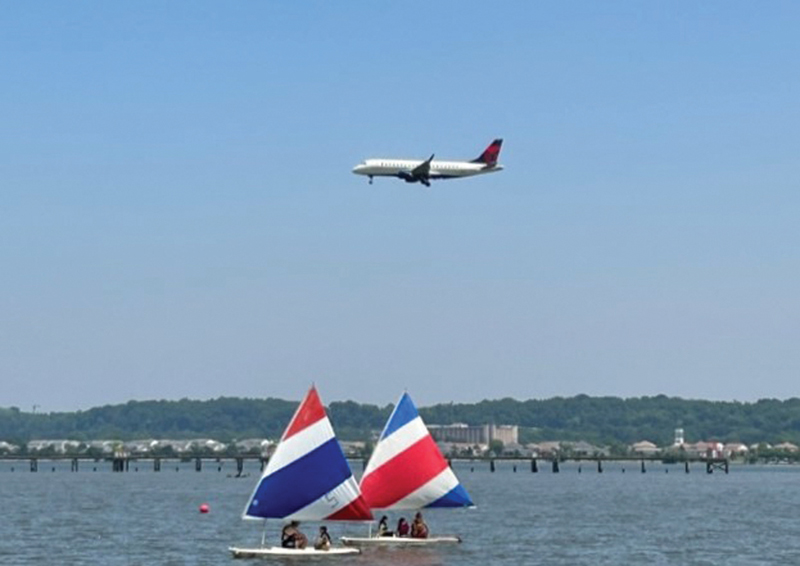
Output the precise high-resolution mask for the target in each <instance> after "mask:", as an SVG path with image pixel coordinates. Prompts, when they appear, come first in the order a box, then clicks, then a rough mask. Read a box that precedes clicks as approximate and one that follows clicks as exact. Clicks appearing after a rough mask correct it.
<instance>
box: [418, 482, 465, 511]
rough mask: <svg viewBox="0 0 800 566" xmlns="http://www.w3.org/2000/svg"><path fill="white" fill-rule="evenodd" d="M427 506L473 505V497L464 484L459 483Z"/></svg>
mask: <svg viewBox="0 0 800 566" xmlns="http://www.w3.org/2000/svg"><path fill="white" fill-rule="evenodd" d="M427 507H472V499H470V497H469V494H468V493H467V490H466V489H464V486H462V485H461V484H458V485H456V486H455V487H454V488H453V489H451V490H450V491H448V492H447V493H445V494H444V495H443V496H442V497H440V498H439V499H437V500H436V501H434V502H433V503H431V504H429V505H427Z"/></svg>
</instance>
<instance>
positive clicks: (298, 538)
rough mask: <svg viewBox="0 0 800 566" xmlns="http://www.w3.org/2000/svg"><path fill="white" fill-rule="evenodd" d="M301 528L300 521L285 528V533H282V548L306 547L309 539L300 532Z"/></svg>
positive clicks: (293, 522)
mask: <svg viewBox="0 0 800 566" xmlns="http://www.w3.org/2000/svg"><path fill="white" fill-rule="evenodd" d="M299 526H300V523H299V521H292V522H291V523H289V524H288V525H285V526H284V527H283V531H281V546H282V547H283V548H305V547H306V545H307V544H308V539H307V538H306V535H304V534H303V533H301V532H300V529H299V528H298V527H299Z"/></svg>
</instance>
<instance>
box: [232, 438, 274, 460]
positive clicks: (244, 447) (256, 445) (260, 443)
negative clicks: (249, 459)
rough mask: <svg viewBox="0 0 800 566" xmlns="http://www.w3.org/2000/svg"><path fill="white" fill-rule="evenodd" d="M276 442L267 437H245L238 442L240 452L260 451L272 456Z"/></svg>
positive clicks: (237, 447)
mask: <svg viewBox="0 0 800 566" xmlns="http://www.w3.org/2000/svg"><path fill="white" fill-rule="evenodd" d="M275 447H276V444H275V443H274V442H273V441H271V440H269V439H267V438H245V439H243V440H239V441H238V442H236V450H238V451H239V452H259V453H261V454H262V455H263V456H271V455H272V453H273V452H274V451H275Z"/></svg>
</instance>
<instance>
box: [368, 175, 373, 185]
mask: <svg viewBox="0 0 800 566" xmlns="http://www.w3.org/2000/svg"><path fill="white" fill-rule="evenodd" d="M369 184H370V185H371V184H372V175H370V176H369Z"/></svg>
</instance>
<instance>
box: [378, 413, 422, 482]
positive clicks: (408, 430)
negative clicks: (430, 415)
mask: <svg viewBox="0 0 800 566" xmlns="http://www.w3.org/2000/svg"><path fill="white" fill-rule="evenodd" d="M428 435H429V433H428V429H427V428H426V427H425V423H424V422H422V419H421V418H420V417H416V418H414V419H412V420H411V421H410V422H407V423H406V424H405V425H403V426H402V427H400V428H399V429H397V430H395V431H394V432H393V433H392V434H391V435H390V436H388V437H387V438H385V439H384V440H382V441H380V442H379V443H378V445H377V446H375V451H374V452H373V453H372V456H371V457H370V459H369V462H368V463H367V467H366V469H365V470H364V475H365V476H366V475H369V474H370V473H372V471H373V470H375V469H377V468H380V467H381V466H383V465H384V464H385V463H386V462H388V461H389V460H391V459H392V458H394V457H395V456H397V455H398V454H400V453H402V452H403V451H404V450H407V449H408V448H409V447H410V446H413V445H414V444H416V443H417V442H419V441H420V440H422V439H423V438H425V437H426V436H428Z"/></svg>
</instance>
